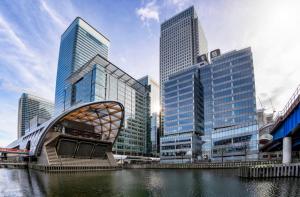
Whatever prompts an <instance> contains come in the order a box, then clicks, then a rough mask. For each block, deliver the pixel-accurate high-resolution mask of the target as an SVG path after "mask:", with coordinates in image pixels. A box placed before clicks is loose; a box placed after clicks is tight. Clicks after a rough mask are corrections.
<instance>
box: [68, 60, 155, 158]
mask: <svg viewBox="0 0 300 197" xmlns="http://www.w3.org/2000/svg"><path fill="white" fill-rule="evenodd" d="M66 80H67V83H68V84H69V85H70V88H71V89H72V90H73V91H72V92H71V96H70V97H71V101H70V103H71V105H76V104H79V103H86V102H91V101H102V100H113V101H119V102H120V103H122V104H123V106H124V108H125V118H124V119H125V120H124V128H123V130H122V131H121V132H120V135H119V136H118V138H117V141H116V143H115V145H114V147H113V151H114V153H116V154H127V155H145V154H147V142H148V141H147V140H148V138H147V134H149V133H150V131H149V129H150V126H149V125H150V114H149V113H150V107H149V94H150V92H149V88H148V87H147V86H145V85H143V84H141V83H140V82H138V81H137V80H135V79H134V78H133V77H131V76H130V75H128V74H127V73H125V72H124V71H123V70H121V69H120V68H118V67H117V66H115V65H114V64H112V63H111V62H109V61H108V60H107V59H106V58H104V57H102V56H101V55H96V56H95V57H93V58H92V59H90V60H89V61H88V63H86V64H84V65H82V67H81V68H79V69H78V70H77V71H75V72H73V73H72V75H70V76H69V77H68V78H67V79H66Z"/></svg>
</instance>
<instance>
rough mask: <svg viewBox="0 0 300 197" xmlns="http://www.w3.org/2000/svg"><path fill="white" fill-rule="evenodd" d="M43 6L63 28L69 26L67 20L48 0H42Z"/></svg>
mask: <svg viewBox="0 0 300 197" xmlns="http://www.w3.org/2000/svg"><path fill="white" fill-rule="evenodd" d="M41 8H42V10H44V11H46V12H47V14H48V15H49V16H50V17H51V18H52V19H53V21H55V22H56V23H57V24H58V25H59V26H60V27H61V28H65V27H67V22H66V21H65V20H64V19H63V18H62V17H61V16H60V15H59V14H58V13H57V12H56V11H55V10H53V9H52V8H51V7H50V6H48V4H47V3H46V1H41Z"/></svg>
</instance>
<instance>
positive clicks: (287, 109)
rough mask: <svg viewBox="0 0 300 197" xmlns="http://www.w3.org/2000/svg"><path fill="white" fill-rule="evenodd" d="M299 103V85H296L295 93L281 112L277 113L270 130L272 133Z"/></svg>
mask: <svg viewBox="0 0 300 197" xmlns="http://www.w3.org/2000/svg"><path fill="white" fill-rule="evenodd" d="M299 102H300V85H298V87H297V89H296V91H295V92H294V93H293V95H292V96H291V97H290V99H289V101H288V103H287V104H286V105H285V106H284V108H283V110H281V111H279V112H278V113H277V115H276V118H275V121H274V122H275V123H274V125H273V127H272V129H271V131H272V132H273V131H274V129H275V128H276V127H277V126H278V125H279V123H280V122H281V121H282V120H284V119H285V118H286V117H287V116H288V115H289V114H290V113H291V111H292V110H293V109H294V108H295V107H296V106H297V105H298V104H299Z"/></svg>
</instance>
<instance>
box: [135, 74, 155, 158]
mask: <svg viewBox="0 0 300 197" xmlns="http://www.w3.org/2000/svg"><path fill="white" fill-rule="evenodd" d="M138 81H139V82H141V83H142V84H144V85H146V86H148V88H149V90H150V93H149V99H150V101H149V102H150V103H149V104H150V115H151V117H150V118H151V124H150V130H151V132H150V133H149V134H148V135H149V136H148V138H150V139H149V141H150V142H149V145H150V147H148V149H149V151H148V152H149V153H150V154H151V155H153V156H158V153H159V137H160V135H159V134H160V132H159V131H160V130H159V112H160V100H159V85H158V83H157V82H156V81H154V79H152V78H151V77H149V76H148V75H147V76H145V77H143V78H141V79H139V80H138Z"/></svg>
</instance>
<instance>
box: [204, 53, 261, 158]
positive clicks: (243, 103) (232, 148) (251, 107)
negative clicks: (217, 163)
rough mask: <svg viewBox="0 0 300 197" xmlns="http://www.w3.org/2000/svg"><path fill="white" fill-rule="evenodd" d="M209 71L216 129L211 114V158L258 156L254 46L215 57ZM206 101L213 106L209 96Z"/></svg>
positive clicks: (207, 123)
mask: <svg viewBox="0 0 300 197" xmlns="http://www.w3.org/2000/svg"><path fill="white" fill-rule="evenodd" d="M202 70H203V73H205V72H206V71H205V70H208V68H206V67H205V66H204V67H203V68H202ZM210 71H211V80H212V81H211V85H212V89H211V90H212V101H213V103H212V104H213V108H212V112H213V116H212V120H213V121H212V122H213V130H211V119H210V118H208V119H207V120H206V123H205V125H206V126H207V128H208V131H210V130H211V131H212V135H211V139H212V159H216V160H220V159H222V160H243V159H257V156H258V155H257V153H258V125H257V116H256V98H255V83H254V70H253V60H252V52H251V49H250V48H245V49H242V50H238V51H232V52H229V53H226V54H223V55H221V56H218V57H215V58H213V59H212V60H211V65H210ZM207 72H208V71H207ZM206 104H207V105H208V106H209V107H211V101H210V99H208V101H207V102H206ZM209 117H211V116H210V115H209Z"/></svg>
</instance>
